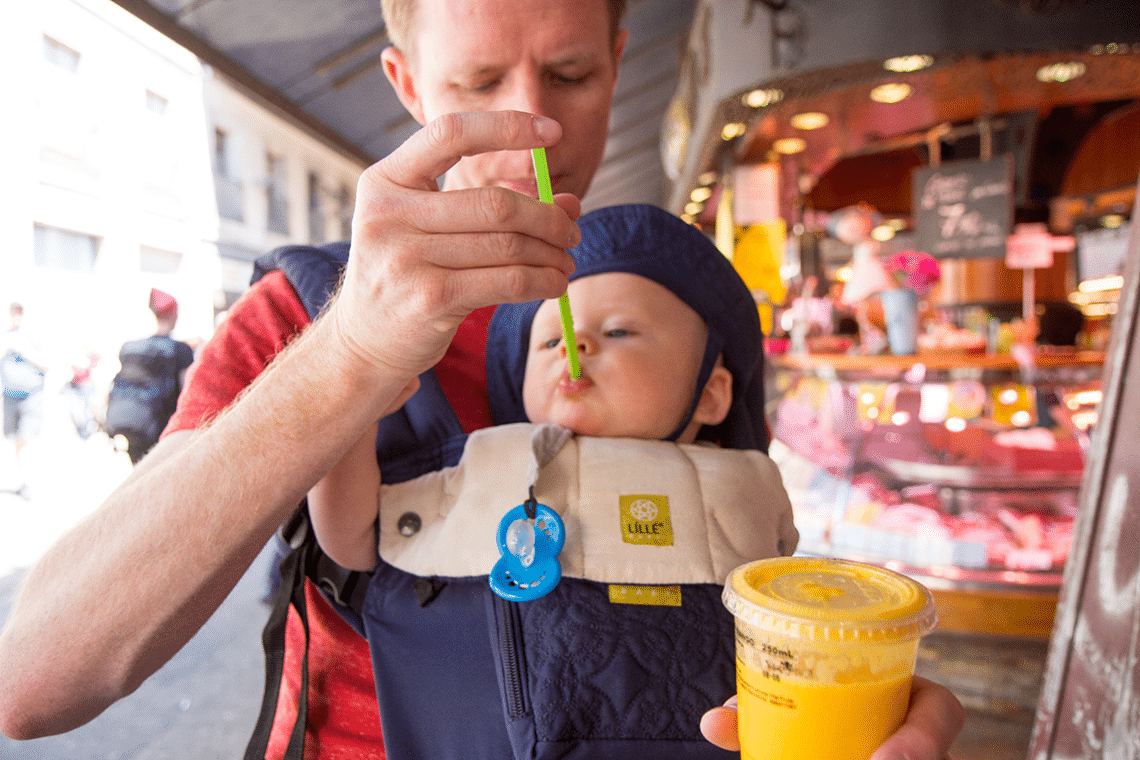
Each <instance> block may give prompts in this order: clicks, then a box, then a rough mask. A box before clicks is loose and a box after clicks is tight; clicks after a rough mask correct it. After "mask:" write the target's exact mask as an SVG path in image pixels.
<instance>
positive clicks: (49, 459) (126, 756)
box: [0, 413, 271, 760]
mask: <svg viewBox="0 0 1140 760" xmlns="http://www.w3.org/2000/svg"><path fill="white" fill-rule="evenodd" d="M46 423H47V424H45V430H44V433H43V435H42V436H41V437H40V438H39V439H37V440H36V441H34V442H33V443H30V444H29V446H28V450H27V454H28V455H29V456H28V473H27V475H28V478H27V479H28V483H29V484H30V487H31V497H32V498H31V499H30V500H24V499H23V498H21V497H20V496H17V495H15V494H11V493H2V492H0V623H2V622H3V621H4V620H6V619H7V617H8V612H9V610H10V609H11V605H12V602H13V600H14V597H15V592H16V589H17V587H18V585H19V581H20V578H21V577H22V576H23V574H24V572H25V571H26V569H27V567H29V566H30V565H31V564H32V563H34V562H35V560H36V559H38V558H39V556H40V555H41V554H42V553H43V552H44V550H46V549H47V547H48V546H50V545H51V543H52V542H53V541H54V540H55V539H56V538H57V537H58V536H59V535H61V534H62V533H63V532H64V531H66V530H68V529H69V528H71V527H72V526H73V525H75V524H76V523H77V522H78V521H80V520H82V519H83V518H84V517H85V516H86V515H88V514H90V512H91V511H92V510H94V509H95V508H96V507H98V505H99V504H100V502H101V501H102V500H103V499H104V498H105V496H106V495H107V494H108V493H110V492H111V491H112V490H113V489H114V488H115V486H117V485H118V484H119V483H120V482H121V481H122V479H123V478H125V477H126V476H127V474H129V472H130V470H131V465H130V460H129V459H128V458H127V455H126V454H125V453H119V452H116V451H115V450H114V448H113V447H112V445H111V443H110V441H109V440H108V439H107V437H106V436H104V435H101V434H96V435H94V436H92V437H91V438H90V439H89V440H87V441H81V440H80V439H79V437H78V436H77V435H76V434H75V432H74V428H73V427H70V423H69V422H67V420H66V419H62V418H57V416H56V415H55V414H54V413H53V414H52V415H50V416H49V419H48V420H47V421H46ZM10 453H11V452H10V451H5V452H4V454H3V456H4V457H5V459H4V461H3V462H2V463H0V488H5V487H8V486H9V484H10V483H12V478H13V477H14V472H12V470H11V463H10V462H9V461H8V457H10ZM92 550H93V551H96V550H97V547H92ZM270 562H271V555H270V554H269V553H268V552H267V551H263V552H262V553H261V555H260V556H259V557H258V558H257V560H256V561H255V562H254V564H253V565H252V566H251V568H250V569H249V571H248V572H247V573H246V575H245V577H244V578H243V579H242V580H241V581H240V582H239V583H238V585H237V587H236V588H235V589H234V591H233V592H232V593H231V594H230V596H229V598H227V599H226V601H225V603H223V605H222V606H221V607H220V608H219V609H218V611H217V612H216V613H215V614H214V615H213V616H212V617H211V618H210V620H209V621H208V622H207V623H206V625H205V626H203V628H202V629H201V630H200V631H199V632H198V634H197V635H196V636H195V637H194V638H193V639H191V640H190V642H189V643H187V644H186V646H185V647H183V648H182V650H181V651H180V652H179V653H178V654H177V655H175V657H174V658H172V659H171V660H170V662H168V663H167V664H166V665H165V666H164V667H163V668H162V669H160V670H159V671H158V672H157V673H155V674H154V675H152V676H151V677H150V678H149V679H147V681H146V682H145V683H143V685H142V686H141V687H139V689H138V691H136V692H135V693H134V694H132V695H130V696H129V697H127V698H125V699H123V700H120V701H119V702H117V703H116V704H114V705H112V706H111V707H110V708H109V709H108V710H107V711H106V712H104V713H103V714H102V715H100V716H99V717H97V718H96V719H94V720H93V721H91V722H90V723H88V724H87V725H85V726H82V727H81V728H78V729H76V730H74V731H71V732H69V733H66V734H62V735H60V736H54V737H48V738H45V739H37V740H33V741H28V742H15V741H12V740H10V739H7V738H4V737H2V736H0V760H96V759H98V760H213V758H218V760H222V759H223V758H224V759H225V760H232V759H235V758H240V757H242V755H243V754H244V751H245V745H246V742H247V741H248V740H249V735H250V732H251V730H252V727H253V722H254V719H255V718H256V715H257V711H258V709H259V708H260V705H261V692H262V686H263V683H264V678H265V675H264V660H263V657H262V650H261V629H262V627H263V625H264V624H265V620H266V618H267V617H268V614H269V608H268V606H267V605H266V604H264V603H263V602H262V601H261V599H262V596H263V595H264V592H265V588H266V578H267V574H268V571H269V565H270ZM2 698H3V696H2V695H0V699H2Z"/></svg>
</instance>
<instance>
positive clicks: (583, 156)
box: [383, 0, 627, 197]
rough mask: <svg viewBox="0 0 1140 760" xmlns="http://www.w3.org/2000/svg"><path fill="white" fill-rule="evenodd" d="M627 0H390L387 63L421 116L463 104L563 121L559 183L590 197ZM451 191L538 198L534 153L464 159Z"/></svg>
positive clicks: (555, 151)
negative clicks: (502, 190) (495, 188)
mask: <svg viewBox="0 0 1140 760" xmlns="http://www.w3.org/2000/svg"><path fill="white" fill-rule="evenodd" d="M624 5H625V4H624V1H623V0H385V1H384V14H385V19H387V23H388V26H389V36H390V37H391V38H392V40H393V42H394V45H393V47H389V48H387V49H385V51H384V53H383V59H384V71H385V73H386V74H387V76H388V79H389V80H390V81H391V82H392V86H393V87H394V88H395V91H396V94H397V96H398V97H399V98H400V101H401V102H402V103H403V104H404V106H405V107H406V108H407V109H408V111H409V113H411V114H412V116H413V117H415V119H416V120H417V121H418V122H420V123H421V124H426V123H427V122H429V121H431V120H432V119H435V118H437V117H439V116H442V115H443V114H447V113H456V112H463V111H506V110H514V111H525V112H527V113H533V114H539V115H542V116H548V117H550V118H552V119H554V120H555V121H557V122H559V124H561V125H562V139H561V140H559V142H558V143H557V144H556V145H554V146H552V147H549V148H547V150H546V153H547V160H548V162H549V164H550V174H551V181H552V183H553V186H554V191H555V192H556V193H558V192H568V193H573V194H575V195H577V196H578V197H582V196H583V195H585V193H586V190H587V189H588V188H589V186H590V181H591V180H592V179H593V176H594V173H595V172H596V171H597V168H598V166H599V164H600V163H601V160H602V153H603V152H604V150H605V141H606V133H607V130H608V126H609V113H610V104H611V101H612V99H613V92H614V86H615V85H616V83H617V66H618V60H619V59H620V58H621V52H622V49H623V48H624V46H625V40H626V36H627V35H626V33H625V32H623V31H618V24H619V23H620V14H621V13H622V12H623V11H624ZM446 183H447V187H448V189H461V188H470V187H486V186H490V185H499V186H502V187H508V188H511V189H513V190H517V191H519V192H522V193H526V194H528V195H531V196H537V191H536V189H535V182H534V169H533V167H532V165H531V163H530V154H529V152H528V151H505V152H498V153H488V154H482V155H478V156H471V157H467V158H464V159H463V160H462V161H460V162H459V164H458V165H456V166H455V167H454V168H453V169H451V171H449V172H448V174H447V179H446Z"/></svg>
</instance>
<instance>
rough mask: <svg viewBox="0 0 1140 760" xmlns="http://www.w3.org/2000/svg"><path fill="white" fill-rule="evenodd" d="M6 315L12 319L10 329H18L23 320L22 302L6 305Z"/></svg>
mask: <svg viewBox="0 0 1140 760" xmlns="http://www.w3.org/2000/svg"><path fill="white" fill-rule="evenodd" d="M8 316H9V317H10V318H11V319H12V329H13V330H19V329H20V325H21V324H23V322H24V307H23V305H22V304H18V303H13V304H12V305H11V306H9V307H8Z"/></svg>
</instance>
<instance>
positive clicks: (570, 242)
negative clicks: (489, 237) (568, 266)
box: [358, 187, 582, 250]
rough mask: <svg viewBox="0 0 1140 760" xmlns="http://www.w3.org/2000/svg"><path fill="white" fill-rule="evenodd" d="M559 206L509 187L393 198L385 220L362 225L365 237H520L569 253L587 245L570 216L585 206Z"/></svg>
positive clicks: (366, 219) (363, 220)
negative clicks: (583, 243) (505, 234)
mask: <svg viewBox="0 0 1140 760" xmlns="http://www.w3.org/2000/svg"><path fill="white" fill-rule="evenodd" d="M558 200H559V201H560V203H558V204H549V203H540V202H539V201H537V200H535V199H533V198H528V197H527V196H525V195H522V194H520V193H516V192H514V191H513V190H508V189H506V188H503V187H482V188H474V189H468V190H453V191H451V192H447V193H417V194H415V196H414V197H412V196H411V195H408V196H406V197H404V198H402V199H400V200H395V199H392V198H389V199H388V200H387V201H386V205H385V208H384V209H383V211H384V213H383V214H381V213H374V214H373V215H372V216H367V215H362V216H360V217H359V219H358V224H359V225H360V230H359V231H360V233H361V234H363V235H364V236H365V237H377V238H381V239H382V238H390V237H391V236H392V235H393V234H396V235H399V234H407V235H413V236H415V235H440V234H447V233H484V232H491V233H496V232H502V233H516V232H517V233H522V234H525V235H529V236H531V237H533V238H536V239H538V240H540V241H542V242H544V243H546V244H548V245H551V246H554V247H555V248H558V249H561V250H565V249H567V248H573V247H574V246H576V245H577V244H578V242H579V241H580V240H581V237H582V236H581V234H580V232H579V230H578V225H576V224H574V221H573V219H574V217H572V216H571V215H570V213H569V212H568V211H567V209H569V211H570V212H574V213H575V214H576V213H577V212H578V211H579V209H580V206H579V205H578V204H577V203H576V202H570V201H569V200H567V199H566V198H565V197H563V196H559V197H558ZM376 211H379V209H378V208H375V207H374V212H376ZM373 228H374V229H373Z"/></svg>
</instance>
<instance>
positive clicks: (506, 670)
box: [494, 596, 530, 718]
mask: <svg viewBox="0 0 1140 760" xmlns="http://www.w3.org/2000/svg"><path fill="white" fill-rule="evenodd" d="M494 600H495V615H496V617H497V618H498V621H497V622H498V625H497V626H496V627H497V628H498V634H499V652H500V656H501V658H502V668H503V694H504V697H505V699H506V702H507V715H508V717H510V718H520V717H522V716H524V715H527V714H528V713H530V704H529V700H528V698H527V697H528V694H527V689H526V664H525V662H524V661H523V636H522V616H521V615H520V614H519V605H518V603H517V602H508V601H507V600H505V599H501V598H499V597H498V596H495V597H494Z"/></svg>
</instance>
